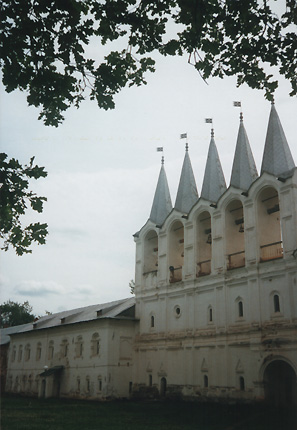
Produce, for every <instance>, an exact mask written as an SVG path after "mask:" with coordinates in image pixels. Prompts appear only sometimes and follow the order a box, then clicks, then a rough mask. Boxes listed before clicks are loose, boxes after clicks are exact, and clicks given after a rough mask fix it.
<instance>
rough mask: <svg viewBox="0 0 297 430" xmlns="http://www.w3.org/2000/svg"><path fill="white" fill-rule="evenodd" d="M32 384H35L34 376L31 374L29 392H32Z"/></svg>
mask: <svg viewBox="0 0 297 430" xmlns="http://www.w3.org/2000/svg"><path fill="white" fill-rule="evenodd" d="M32 384H33V376H32V374H30V375H29V378H28V390H29V391H30V392H31V391H32Z"/></svg>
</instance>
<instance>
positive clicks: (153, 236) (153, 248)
mask: <svg viewBox="0 0 297 430" xmlns="http://www.w3.org/2000/svg"><path fill="white" fill-rule="evenodd" d="M157 269H158V235H157V233H156V231H155V230H150V231H149V232H148V233H147V234H146V236H145V239H144V265H143V273H144V274H146V273H149V272H153V271H156V270H157Z"/></svg>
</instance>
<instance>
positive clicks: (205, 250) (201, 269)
mask: <svg viewBox="0 0 297 430" xmlns="http://www.w3.org/2000/svg"><path fill="white" fill-rule="evenodd" d="M196 243H197V277H198V276H204V275H209V274H210V272H211V252H212V236H211V217H210V213H209V212H207V211H205V212H202V213H201V214H200V215H199V217H198V218H197V241H196Z"/></svg>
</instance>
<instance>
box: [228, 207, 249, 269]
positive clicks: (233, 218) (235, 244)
mask: <svg viewBox="0 0 297 430" xmlns="http://www.w3.org/2000/svg"><path fill="white" fill-rule="evenodd" d="M225 219H226V226H225V234H226V256H227V269H228V270H230V269H236V268H238V267H243V266H244V265H245V244H244V217H243V206H242V203H241V201H240V200H232V201H231V202H230V203H229V205H228V206H227V208H226V217H225Z"/></svg>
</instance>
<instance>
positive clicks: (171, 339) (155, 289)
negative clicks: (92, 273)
mask: <svg viewBox="0 0 297 430" xmlns="http://www.w3.org/2000/svg"><path fill="white" fill-rule="evenodd" d="M296 226H297V169H296V168H295V164H294V161H293V158H292V155H291V152H290V149H289V146H288V143H287V140H286V137H285V134H284V131H283V129H282V126H281V123H280V120H279V117H278V114H277V112H276V109H275V106H274V105H272V107H271V113H270V118H269V123H268V129H267V136H266V142H265V148H264V154H263V160H262V167H261V172H260V176H258V173H257V169H256V166H255V162H254V159H253V155H252V151H251V148H250V144H249V141H248V137H247V134H246V131H245V128H244V123H243V118H242V115H241V118H240V125H239V131H238V138H237V144H236V150H235V156H234V162H233V167H232V174H231V181H230V185H229V187H228V188H227V187H226V183H225V179H224V175H223V171H222V167H221V163H220V160H219V156H218V152H217V148H216V145H215V138H214V133H213V131H212V135H211V141H210V146H209V152H208V158H207V164H206V168H205V174H204V180H203V186H202V190H201V194H200V197H199V196H198V192H197V188H196V183H195V179H194V174H193V171H192V166H191V162H190V157H189V152H188V148H187V147H186V153H185V158H184V162H183V167H182V173H181V177H180V183H179V187H178V192H177V197H176V201H175V204H174V207H173V206H172V203H171V198H170V192H169V187H168V184H167V179H166V173H165V168H164V165H163V164H162V166H161V171H160V175H159V179H158V183H157V188H156V192H155V197H154V201H153V205H152V209H151V213H150V217H149V219H148V221H147V223H146V224H145V225H144V226H143V227H142V228H141V230H140V231H138V232H137V233H136V234H135V235H134V239H135V242H136V271H135V300H134V298H133V299H127V300H123V301H119V302H116V303H113V304H106V305H96V306H95V305H94V306H91V307H88V308H82V309H80V310H74V311H68V312H69V314H67V312H66V313H61V314H56V315H54V316H52V320H51V322H49V320H47V318H49V317H43V318H41V319H40V320H39V321H37V322H36V323H35V326H34V324H33V326H32V325H31V326H29V327H27V329H26V330H25V331H24V330H22V331H21V332H18V333H15V334H12V335H11V337H10V339H11V340H10V347H9V354H8V365H7V367H8V370H7V382H6V390H7V391H9V392H15V391H18V392H20V391H21V392H24V393H26V392H27V393H31V394H35V395H37V394H38V395H40V396H46V397H47V396H52V395H61V396H71V397H87V398H88V397H90V398H109V397H110V398H114V397H131V396H137V397H159V396H163V397H164V396H165V397H180V398H188V399H199V400H204V401H205V400H214V399H215V400H223V401H234V400H235V401H261V400H264V399H265V400H267V401H270V402H273V403H274V404H290V403H294V404H296V403H297V382H296V375H297V286H296V275H297V274H296V269H297V261H296V259H297V228H296ZM84 309H85V310H86V309H88V312H87V313H88V317H86V316H85V314H84V312H85V313H86V311H84ZM104 309H105V310H106V311H104ZM63 315H64V316H63ZM46 321H47V322H46ZM98 339H100V342H99V343H96V342H97V341H98ZM51 342H53V344H54V348H55V349H54V351H55V352H53V353H51V352H50V345H51ZM65 342H66V343H67V345H68V346H67V349H66V352H67V353H65ZM26 345H29V346H30V348H29V349H30V354H29V357H28V352H26V348H27V347H26ZM99 345H100V346H99ZM20 348H21V350H22V353H21V358H20V359H19V357H20V353H19V351H20ZM38 348H39V349H38ZM96 351H97V352H96ZM18 354H19V355H18ZM26 354H27V355H26ZM26 357H27V358H26ZM38 357H39V358H38ZM49 357H51V359H50V358H49ZM37 361H39V363H38V365H37ZM30 375H31V377H30ZM29 380H30V383H29ZM34 381H35V382H34ZM33 384H35V385H34V387H35V388H34V389H33V388H32V387H33Z"/></svg>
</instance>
